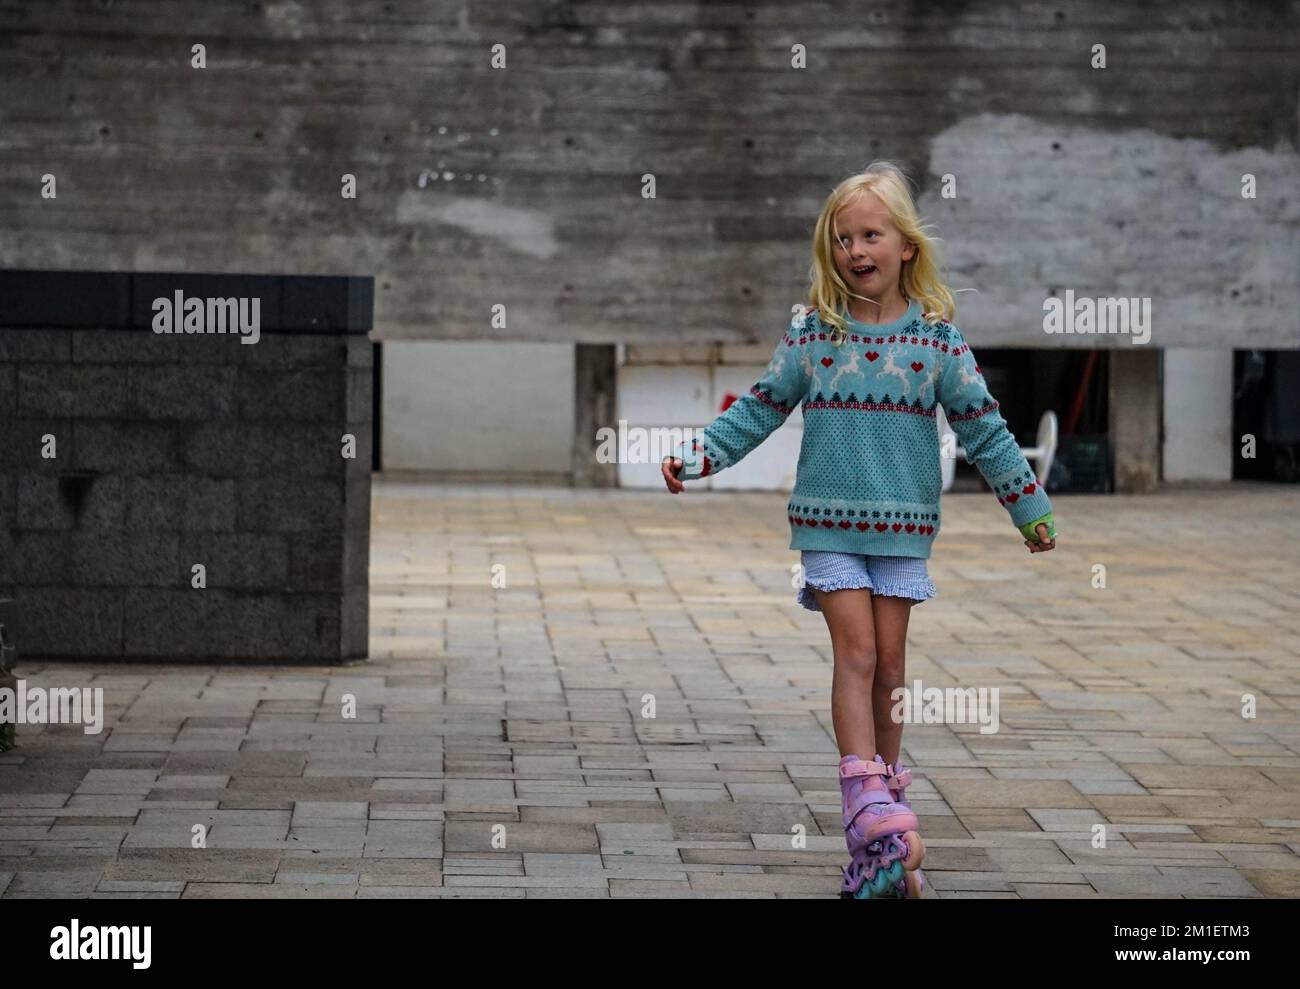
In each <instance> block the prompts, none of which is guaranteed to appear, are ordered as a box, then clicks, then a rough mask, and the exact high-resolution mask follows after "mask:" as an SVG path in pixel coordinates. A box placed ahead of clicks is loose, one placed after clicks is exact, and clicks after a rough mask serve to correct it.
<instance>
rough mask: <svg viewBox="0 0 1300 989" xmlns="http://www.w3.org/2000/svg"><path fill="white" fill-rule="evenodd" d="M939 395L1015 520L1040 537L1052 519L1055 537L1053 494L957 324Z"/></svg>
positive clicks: (941, 362)
mask: <svg viewBox="0 0 1300 989" xmlns="http://www.w3.org/2000/svg"><path fill="white" fill-rule="evenodd" d="M935 397H936V398H937V399H938V400H939V404H940V405H942V406H943V411H944V414H945V415H946V416H947V418H948V424H949V425H950V426H952V429H953V432H955V433H956V434H957V438H958V439H959V440H960V441H961V445H962V446H963V447H965V449H966V456H967V458H968V459H969V460H972V461H973V462H974V463H975V466H976V467H977V468H978V469H979V472H980V473H981V474H982V475H984V480H985V481H987V482H988V485H989V487H991V488H992V489H993V492H994V493H995V494H996V495H997V497H998V501H999V502H1001V503H1002V506H1003V507H1004V508H1005V509H1006V510H1007V511H1008V512H1009V513H1010V514H1011V521H1012V523H1013V524H1014V525H1015V526H1016V527H1017V528H1018V529H1020V531H1021V533H1022V534H1023V535H1024V536H1025V537H1026V538H1027V539H1030V540H1032V541H1034V542H1037V541H1038V535H1037V534H1036V533H1035V532H1034V526H1036V525H1037V524H1038V523H1039V522H1046V523H1047V527H1048V536H1049V538H1055V537H1056V524H1055V519H1054V518H1053V516H1052V502H1051V499H1049V498H1048V497H1047V492H1046V491H1045V490H1043V486H1042V485H1041V484H1039V483H1038V478H1037V477H1036V475H1035V474H1034V471H1033V468H1031V467H1030V466H1029V461H1028V460H1026V459H1025V455H1024V454H1023V453H1021V452H1020V445H1019V444H1018V443H1017V442H1016V438H1015V437H1014V436H1013V435H1011V430H1009V429H1008V428H1007V422H1006V420H1005V419H1003V418H1002V413H1000V412H999V411H998V402H997V400H996V399H994V397H993V396H992V395H991V394H990V393H989V390H988V386H987V385H986V384H985V383H984V375H983V374H981V373H980V370H979V365H978V364H976V363H975V355H974V354H973V353H972V352H971V349H970V347H969V345H968V344H967V343H966V340H965V338H964V337H963V336H962V335H961V332H960V331H959V330H958V329H957V328H956V327H955V326H954V327H950V328H949V336H948V351H947V353H946V354H943V355H942V356H941V357H940V359H939V381H938V384H937V385H936V389H935Z"/></svg>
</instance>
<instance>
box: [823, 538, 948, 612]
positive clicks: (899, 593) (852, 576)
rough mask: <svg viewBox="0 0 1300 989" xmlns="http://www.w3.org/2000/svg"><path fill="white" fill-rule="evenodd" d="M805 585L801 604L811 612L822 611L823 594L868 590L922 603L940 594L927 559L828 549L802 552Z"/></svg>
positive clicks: (914, 602)
mask: <svg viewBox="0 0 1300 989" xmlns="http://www.w3.org/2000/svg"><path fill="white" fill-rule="evenodd" d="M801 553H802V563H803V571H804V586H803V587H801V588H799V603H800V604H801V605H803V606H804V607H805V608H807V609H808V610H809V611H821V610H822V609H821V606H820V605H818V604H817V596H816V595H815V594H813V592H812V588H813V587H816V588H817V589H818V590H819V591H842V590H847V589H850V588H859V587H866V588H868V589H869V590H870V591H871V592H872V593H873V594H879V595H882V596H885V597H902V598H911V599H912V603H913V604H920V603H921V602H922V601H925V600H927V599H929V598H932V597H934V596H935V595H936V594H938V593H939V592H938V590H937V589H936V588H935V586H934V581H932V580H931V579H930V575H929V573H928V572H927V571H926V568H925V560H923V559H921V558H920V557H914V556H863V555H862V554H861V553H832V552H828V551H826V550H819V549H818V550H814V549H805V550H801Z"/></svg>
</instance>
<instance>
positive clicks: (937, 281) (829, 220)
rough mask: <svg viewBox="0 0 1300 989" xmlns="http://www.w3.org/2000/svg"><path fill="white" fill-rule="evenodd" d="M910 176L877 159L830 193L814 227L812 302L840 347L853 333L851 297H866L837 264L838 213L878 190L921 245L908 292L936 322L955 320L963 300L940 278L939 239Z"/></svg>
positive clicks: (907, 269) (907, 271)
mask: <svg viewBox="0 0 1300 989" xmlns="http://www.w3.org/2000/svg"><path fill="white" fill-rule="evenodd" d="M907 183H908V179H907V176H906V175H904V174H903V171H902V169H900V168H899V167H898V166H897V165H894V164H893V163H892V162H888V161H875V162H872V163H871V164H870V165H868V166H867V167H866V169H865V170H864V171H862V172H859V173H858V174H857V175H850V176H849V177H848V178H847V179H845V180H844V181H842V182H841V183H840V184H839V185H837V186H836V187H835V189H834V190H833V191H832V192H831V194H830V195H829V196H828V197H827V199H826V202H825V204H824V205H823V206H822V209H821V213H820V214H819V215H818V217H817V225H816V227H814V229H813V238H812V256H813V263H812V266H811V267H810V268H809V270H808V276H809V281H810V283H811V284H810V286H809V290H808V305H809V306H812V307H814V308H815V309H817V311H818V316H819V318H820V319H821V322H822V323H823V324H825V325H827V326H830V327H831V340H832V342H833V343H835V345H836V346H838V345H839V344H840V343H842V342H843V341H844V338H845V336H846V335H847V333H848V324H847V323H846V322H845V319H844V317H843V315H842V313H844V312H847V311H848V302H849V298H850V297H852V298H855V299H861V298H863V296H860V295H858V294H857V293H855V292H854V291H853V290H852V289H850V288H849V287H848V285H846V284H845V283H844V279H842V278H841V277H840V273H839V269H838V268H837V267H836V265H835V259H834V250H835V244H836V243H837V242H838V237H839V227H838V225H837V224H836V222H835V214H837V213H838V212H839V211H840V210H842V209H844V208H845V207H846V206H852V205H853V204H854V203H856V202H857V201H858V200H859V199H861V198H862V196H863V194H865V193H868V192H870V193H874V194H875V195H876V196H878V197H879V198H880V201H881V202H883V203H884V204H885V208H886V209H887V210H889V215H890V218H891V219H892V220H893V222H894V226H896V227H898V229H899V232H900V233H902V235H903V239H904V240H906V241H907V242H908V243H911V244H914V245H915V246H916V253H915V254H913V255H912V258H911V260H910V261H904V262H903V268H902V273H901V274H900V276H899V279H900V281H901V283H902V284H901V286H900V287H901V289H902V292H903V295H905V296H906V297H907V298H909V299H915V300H916V301H917V302H919V303H920V304H921V312H923V313H924V314H925V319H926V322H928V323H931V324H934V323H937V322H939V320H940V319H945V320H951V319H952V318H953V316H955V315H956V313H957V303H956V302H955V301H954V299H953V297H952V293H951V292H950V291H948V287H947V286H946V285H944V283H943V279H942V278H940V276H939V247H938V241H939V238H938V237H934V236H931V235H930V234H929V233H928V232H927V230H926V225H925V224H924V223H922V220H921V217H920V216H919V215H917V212H916V203H915V202H914V201H913V199H912V193H911V190H910V189H909V188H908V184H907Z"/></svg>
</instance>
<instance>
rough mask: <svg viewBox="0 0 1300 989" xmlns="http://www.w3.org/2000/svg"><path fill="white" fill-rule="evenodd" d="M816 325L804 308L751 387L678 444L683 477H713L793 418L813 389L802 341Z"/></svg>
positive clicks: (813, 318)
mask: <svg viewBox="0 0 1300 989" xmlns="http://www.w3.org/2000/svg"><path fill="white" fill-rule="evenodd" d="M815 325H816V319H815V317H814V316H813V315H812V311H811V310H806V309H803V307H800V309H799V311H797V312H796V313H795V317H794V319H793V320H792V321H791V323H790V328H789V329H788V330H786V332H785V333H784V334H783V335H782V337H781V339H780V341H778V343H777V345H776V350H775V351H774V352H773V354H772V359H771V361H769V362H768V365H767V369H766V370H765V371H764V372H763V374H762V376H761V377H760V378H759V379H758V381H756V382H755V383H754V384H753V385H752V386H750V389H749V392H748V393H747V394H745V395H742V396H741V397H740V398H738V399H736V400H735V401H734V402H732V403H731V405H730V406H728V407H727V411H726V412H723V413H722V415H720V416H718V417H717V418H716V419H714V420H713V422H712V423H710V424H709V425H708V426H706V427H705V428H704V430H703V434H702V435H698V434H697V435H696V436H695V437H694V438H693V439H687V440H684V441H683V442H682V443H680V444H679V445H678V446H677V449H676V450H675V451H674V453H673V454H672V455H673V456H674V457H677V458H678V459H680V460H681V461H682V469H681V471H680V473H678V475H677V478H678V480H681V481H693V480H696V479H697V478H701V477H708V476H711V475H713V474H716V473H718V471H720V470H725V469H726V468H728V467H731V466H733V465H735V464H737V463H739V462H740V461H741V460H742V459H744V457H745V456H746V455H747V454H748V453H749V452H750V451H751V450H753V449H754V448H755V447H757V446H758V445H759V444H760V443H762V442H763V440H765V439H767V437H768V436H770V435H771V434H772V431H773V430H775V429H776V428H777V427H778V426H780V425H781V424H782V423H783V422H785V421H786V419H788V418H789V417H790V413H791V412H793V411H794V408H795V406H796V405H798V404H799V402H800V401H801V400H802V399H803V397H804V396H805V395H806V394H807V391H808V378H809V367H808V363H807V355H806V349H807V347H806V343H800V340H801V333H804V332H812V330H813V327H814V326H815ZM802 339H804V340H805V341H806V339H807V338H806V337H803V338H802Z"/></svg>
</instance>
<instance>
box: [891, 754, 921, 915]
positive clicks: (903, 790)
mask: <svg viewBox="0 0 1300 989" xmlns="http://www.w3.org/2000/svg"><path fill="white" fill-rule="evenodd" d="M885 765H886V768H887V769H888V770H889V775H888V776H887V777H886V778H885V786H887V787H888V788H889V792H890V794H891V796H893V798H894V801H895V802H896V803H899V804H902V805H903V806H904V807H906V808H907V809H908V810H911V809H912V803H911V801H909V800H908V799H907V788H908V787H909V786H911V785H912V772H911V770H909V769H907V768H905V767H904V766H903V764H902V762H896V763H894V764H893V765H890V764H888V763H886V764H885ZM911 837H912V838H913V839H914V842H913V843H914V844H915V845H916V851H915V853H914V856H915V857H914V858H912V857H910V856H909V859H908V861H910V862H912V864H911V865H907V864H906V863H905V864H904V865H905V868H906V870H907V871H906V875H904V876H903V884H904V889H903V894H904V896H905V897H906V898H907V899H909V900H915V899H918V898H919V897H920V896H921V893H922V891H923V890H924V889H925V873H924V872H922V871H921V859H922V858H924V856H925V844H924V843H923V842H922V841H921V836H920V834H919V833H915V832H914V833H913V835H912V836H911Z"/></svg>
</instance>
